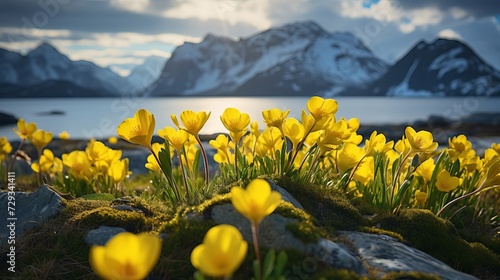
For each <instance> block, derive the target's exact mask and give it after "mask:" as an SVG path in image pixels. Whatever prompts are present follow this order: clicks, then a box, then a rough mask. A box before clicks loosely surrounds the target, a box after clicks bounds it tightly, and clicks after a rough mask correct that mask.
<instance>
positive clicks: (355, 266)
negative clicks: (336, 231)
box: [211, 204, 366, 276]
mask: <svg viewBox="0 0 500 280" xmlns="http://www.w3.org/2000/svg"><path fill="white" fill-rule="evenodd" d="M211 218H212V219H213V220H214V221H215V222H216V223H218V224H230V225H233V226H235V227H236V228H238V230H239V231H240V232H241V233H242V235H243V238H244V239H245V240H246V241H248V242H250V243H251V242H253V241H252V232H251V227H250V222H249V221H248V220H247V219H246V218H245V217H243V216H242V215H241V214H240V213H238V212H237V211H236V209H234V207H233V205H231V204H221V205H217V206H214V207H213V209H212V213H211ZM294 222H297V220H296V219H291V218H285V217H283V216H281V215H278V214H271V215H269V216H268V217H266V218H265V219H264V220H262V222H261V224H260V226H259V242H260V246H262V247H266V248H274V249H276V250H283V249H294V250H297V251H299V252H302V253H304V254H306V255H307V258H306V259H305V265H306V266H311V267H313V266H317V265H318V262H323V263H325V264H327V265H330V266H332V267H334V268H341V269H349V270H352V271H355V272H356V273H358V274H362V275H365V274H366V270H365V268H364V267H363V264H362V263H361V262H360V261H359V260H358V259H357V258H356V257H355V256H354V255H353V254H352V253H351V252H349V250H347V249H346V248H345V247H344V246H343V245H339V244H336V243H334V242H332V241H330V240H327V239H321V240H320V241H319V242H317V243H312V244H304V243H303V242H302V241H301V240H300V239H298V238H297V237H295V236H294V235H293V234H292V233H291V232H290V231H288V230H287V229H286V226H287V225H288V224H290V223H294ZM290 273H291V272H290ZM288 276H291V275H288Z"/></svg>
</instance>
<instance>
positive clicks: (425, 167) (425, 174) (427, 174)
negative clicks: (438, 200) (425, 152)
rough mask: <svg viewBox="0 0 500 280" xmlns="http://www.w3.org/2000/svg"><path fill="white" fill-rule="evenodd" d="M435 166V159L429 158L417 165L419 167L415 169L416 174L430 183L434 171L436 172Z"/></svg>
mask: <svg viewBox="0 0 500 280" xmlns="http://www.w3.org/2000/svg"><path fill="white" fill-rule="evenodd" d="M435 167H436V165H435V164H434V159H432V158H429V159H427V160H426V161H424V162H422V163H421V164H420V165H419V166H418V167H417V169H416V170H415V175H418V176H420V177H422V178H423V179H424V182H425V183H428V182H429V181H430V180H431V177H432V173H433V172H434V168H435Z"/></svg>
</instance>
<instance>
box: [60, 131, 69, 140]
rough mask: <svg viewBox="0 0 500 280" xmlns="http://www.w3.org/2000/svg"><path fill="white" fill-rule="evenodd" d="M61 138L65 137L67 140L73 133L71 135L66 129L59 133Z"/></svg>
mask: <svg viewBox="0 0 500 280" xmlns="http://www.w3.org/2000/svg"><path fill="white" fill-rule="evenodd" d="M58 136H59V138H61V139H63V140H67V139H69V138H70V137H71V135H69V133H68V132H67V131H66V130H65V131H63V132H61V133H59V135H58Z"/></svg>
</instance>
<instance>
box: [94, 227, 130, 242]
mask: <svg viewBox="0 0 500 280" xmlns="http://www.w3.org/2000/svg"><path fill="white" fill-rule="evenodd" d="M125 231H126V230H125V229H124V228H121V227H108V226H100V227H99V228H97V229H93V230H90V231H89V232H88V233H87V235H86V236H85V242H86V243H87V244H89V245H100V246H104V245H105V244H106V242H108V241H109V240H110V239H111V238H112V237H113V236H115V235H117V234H118V233H121V232H125Z"/></svg>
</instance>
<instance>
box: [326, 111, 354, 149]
mask: <svg viewBox="0 0 500 280" xmlns="http://www.w3.org/2000/svg"><path fill="white" fill-rule="evenodd" d="M351 133H352V132H351V131H350V130H349V129H347V122H346V120H340V121H338V122H335V121H334V120H333V119H332V120H331V121H330V122H329V124H328V127H327V128H326V129H325V130H323V133H322V134H321V136H320V137H319V139H318V146H319V148H320V149H321V151H322V152H323V153H325V152H327V151H330V150H333V149H335V148H336V147H337V146H338V145H340V144H342V143H343V142H344V141H345V140H347V139H349V137H351Z"/></svg>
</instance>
